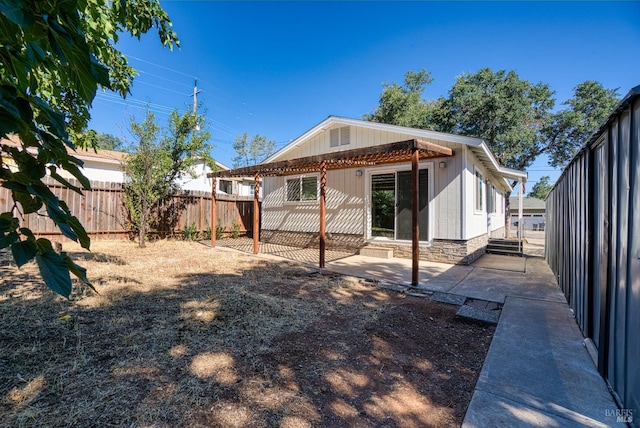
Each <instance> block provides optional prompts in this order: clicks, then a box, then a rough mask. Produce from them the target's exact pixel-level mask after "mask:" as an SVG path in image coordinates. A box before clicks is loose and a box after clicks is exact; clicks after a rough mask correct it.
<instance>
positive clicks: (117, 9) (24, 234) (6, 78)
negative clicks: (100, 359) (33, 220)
mask: <svg viewBox="0 0 640 428" xmlns="http://www.w3.org/2000/svg"><path fill="white" fill-rule="evenodd" d="M151 28H156V29H157V30H158V34H159V36H160V40H161V42H162V43H163V44H164V45H165V46H168V47H170V48H171V47H172V46H173V45H177V44H178V39H177V36H176V34H175V33H174V32H173V31H172V30H171V21H170V20H169V17H168V16H167V14H166V12H165V11H164V10H163V9H162V8H161V7H160V5H159V3H158V2H157V1H156V0H137V1H126V0H123V1H107V0H66V1H55V0H1V1H0V46H2V49H0V106H1V107H2V108H0V138H5V137H7V136H11V135H17V136H18V137H19V139H20V141H21V144H22V150H21V149H18V148H15V147H10V146H6V145H2V147H1V149H2V151H3V152H4V153H5V154H6V156H8V157H9V158H11V160H12V162H11V163H13V164H15V168H14V167H13V166H11V167H10V166H9V165H8V164H6V163H3V162H2V161H1V160H0V181H1V182H2V186H3V187H5V188H7V189H9V190H11V195H12V198H13V201H14V204H13V208H12V210H11V211H9V212H5V213H2V214H0V232H1V235H0V249H2V248H7V247H11V251H12V254H13V259H14V261H15V263H16V264H17V265H18V266H19V267H20V266H22V265H24V264H25V263H27V262H28V261H30V260H32V259H34V258H35V259H36V261H37V263H38V267H39V268H40V273H41V275H42V277H43V279H44V281H45V283H46V285H47V286H48V287H49V288H51V289H52V290H54V291H55V292H57V293H59V294H61V295H63V296H66V297H68V296H69V295H70V293H71V278H70V272H71V273H73V274H74V275H75V276H77V277H78V278H80V279H81V280H82V281H84V282H86V283H89V282H88V280H87V278H86V271H85V270H84V269H83V268H81V267H80V266H78V265H76V264H75V263H74V262H73V261H72V260H71V258H69V257H68V256H67V255H66V254H64V253H63V254H57V253H56V252H55V251H53V248H52V245H51V242H50V241H49V240H47V239H43V238H39V239H36V237H35V236H34V234H33V233H32V232H31V231H30V230H29V229H28V228H24V227H20V220H19V218H20V217H21V216H24V215H26V214H30V213H34V212H38V211H40V210H41V209H42V208H44V210H45V211H46V215H48V217H49V218H51V219H52V220H53V221H54V223H55V224H56V225H57V227H58V228H59V229H60V231H61V232H62V233H63V235H64V236H66V237H67V238H69V239H72V240H74V241H78V242H79V243H80V244H81V246H82V247H83V248H87V249H88V248H89V246H90V240H89V237H88V236H87V233H86V231H85V229H84V228H83V226H82V225H81V224H80V222H79V221H78V219H77V218H75V217H74V216H73V215H72V214H71V212H70V211H69V208H68V207H67V205H66V204H65V203H64V201H62V200H60V199H58V198H57V197H56V196H55V195H54V194H53V193H52V192H51V190H49V188H48V187H47V186H45V185H44V184H43V182H42V179H43V177H44V176H45V174H46V172H47V171H48V172H49V175H50V176H51V177H52V178H54V179H55V180H57V181H58V182H60V183H61V184H62V185H63V186H65V187H67V188H69V189H71V190H73V191H75V192H78V193H81V192H82V190H81V188H80V187H78V186H76V185H73V184H72V183H71V182H70V181H68V180H66V179H65V178H63V177H62V176H61V175H60V174H59V170H60V169H63V170H66V171H67V172H69V173H70V174H71V175H72V176H73V177H75V178H76V179H77V180H78V182H79V183H80V186H81V187H82V188H84V189H89V187H90V185H89V181H88V180H87V179H86V178H85V177H84V176H83V175H82V172H81V171H80V167H81V166H82V162H81V161H80V160H79V159H77V158H76V157H74V156H72V155H70V154H68V152H67V148H70V149H74V144H73V143H72V141H73V140H72V138H71V137H70V135H72V134H74V133H79V132H80V131H81V130H83V129H84V128H85V127H86V124H87V122H88V120H89V117H90V115H89V108H90V106H91V102H92V100H93V98H94V97H95V94H96V91H97V89H98V88H99V87H100V88H104V89H110V90H113V91H116V92H118V93H119V94H121V95H122V96H125V95H126V94H127V93H128V90H129V87H130V86H131V83H132V79H133V77H134V76H135V71H134V70H133V68H131V67H129V66H128V64H127V60H126V57H125V56H124V55H123V54H122V53H120V52H119V51H118V50H117V49H116V48H115V44H116V43H117V41H118V37H119V35H120V34H123V33H129V34H130V35H132V36H135V37H138V38H140V36H141V35H142V34H143V33H146V32H147V31H149V30H150V29H151ZM76 141H77V140H76Z"/></svg>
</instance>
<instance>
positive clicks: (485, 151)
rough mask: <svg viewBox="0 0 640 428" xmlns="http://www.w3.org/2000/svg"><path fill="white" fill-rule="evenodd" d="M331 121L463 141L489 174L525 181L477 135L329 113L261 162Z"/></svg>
mask: <svg viewBox="0 0 640 428" xmlns="http://www.w3.org/2000/svg"><path fill="white" fill-rule="evenodd" d="M333 124H340V125H347V126H358V127H361V128H369V129H375V130H380V131H387V132H395V133H401V134H409V135H412V136H415V137H417V138H424V139H428V140H444V141H449V142H452V143H458V144H463V145H465V146H467V147H468V148H469V150H470V151H471V152H472V153H473V154H474V155H475V156H476V157H477V158H478V159H479V160H480V162H482V164H483V165H484V166H485V168H487V169H488V170H489V171H491V173H493V174H494V175H496V176H497V177H500V178H503V179H504V181H505V183H506V185H507V186H508V187H509V189H511V184H510V183H509V180H522V181H524V182H526V181H527V173H526V172H524V171H517V170H514V169H511V168H506V167H503V166H500V164H499V163H498V161H497V160H496V158H495V156H494V155H493V153H491V150H489V147H488V146H487V144H486V143H485V142H484V140H483V139H481V138H476V137H466V136H464V135H457V134H448V133H444V132H436V131H429V130H426V129H418V128H409V127H405V126H397V125H389V124H386V123H378V122H369V121H366V120H359V119H349V118H346V117H340V116H329V117H327V118H326V119H325V120H323V121H322V122H320V123H319V124H317V125H316V126H314V127H313V128H311V129H309V130H308V131H307V132H305V133H304V134H302V135H301V136H299V137H298V138H296V139H295V140H293V141H292V142H290V143H289V144H287V145H286V146H284V147H283V148H281V149H280V150H278V151H277V152H276V153H274V154H273V155H271V156H270V157H269V158H267V159H265V160H264V162H263V163H270V162H274V161H277V160H279V159H281V158H282V157H283V156H284V155H285V154H286V153H287V152H289V151H290V150H292V149H294V148H296V147H297V146H299V145H300V144H302V143H303V142H304V141H306V140H308V139H309V138H311V137H313V136H314V135H316V134H318V133H319V132H323V131H325V130H327V129H328V128H329V127H330V126H331V125H333Z"/></svg>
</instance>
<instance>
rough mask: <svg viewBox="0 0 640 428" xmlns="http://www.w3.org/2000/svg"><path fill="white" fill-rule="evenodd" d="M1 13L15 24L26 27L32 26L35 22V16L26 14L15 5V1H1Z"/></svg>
mask: <svg viewBox="0 0 640 428" xmlns="http://www.w3.org/2000/svg"><path fill="white" fill-rule="evenodd" d="M0 13H1V14H2V15H4V16H5V17H6V18H7V19H9V20H10V21H11V22H13V23H14V24H16V25H19V26H20V27H22V28H25V29H26V28H29V27H31V25H32V24H33V18H32V17H31V16H25V15H24V13H23V12H22V10H21V9H20V8H19V7H17V6H16V5H15V2H10V1H6V0H2V1H0Z"/></svg>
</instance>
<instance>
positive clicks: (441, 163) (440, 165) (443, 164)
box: [438, 161, 447, 168]
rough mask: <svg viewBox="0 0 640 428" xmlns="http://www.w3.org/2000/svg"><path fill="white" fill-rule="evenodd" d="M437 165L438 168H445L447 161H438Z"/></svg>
mask: <svg viewBox="0 0 640 428" xmlns="http://www.w3.org/2000/svg"><path fill="white" fill-rule="evenodd" d="M438 166H439V167H440V168H446V167H447V163H446V162H445V161H440V163H439V164H438Z"/></svg>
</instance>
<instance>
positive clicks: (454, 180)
mask: <svg viewBox="0 0 640 428" xmlns="http://www.w3.org/2000/svg"><path fill="white" fill-rule="evenodd" d="M335 127H340V126H338V125H335ZM350 132H351V144H349V145H344V146H339V147H335V148H332V147H330V145H329V144H330V141H329V135H330V132H329V129H327V130H326V131H324V132H322V133H320V134H319V135H316V136H315V137H313V138H311V139H310V140H309V141H308V142H307V143H305V144H303V145H302V146H300V147H298V148H294V149H292V150H290V151H289V152H287V153H286V155H285V156H283V157H282V158H278V160H284V159H285V158H286V159H294V158H299V157H305V156H314V155H319V154H323V153H330V152H333V151H339V150H351V149H356V148H361V147H369V146H374V145H381V144H388V143H394V142H398V141H403V140H408V139H412V138H414V137H413V136H411V135H407V134H399V133H391V132H385V131H378V130H372V129H363V128H358V127H351V131H350ZM430 142H432V143H434V144H438V145H441V146H444V147H449V148H452V149H453V150H454V156H453V157H443V158H435V159H430V161H432V162H433V181H434V183H433V194H432V195H430V196H431V197H432V201H431V203H432V204H433V213H434V215H433V218H431V219H430V221H431V222H432V224H433V229H432V230H433V238H436V239H464V237H463V236H462V217H463V216H462V209H461V204H462V197H461V190H462V187H463V182H462V176H461V173H462V171H463V168H464V156H465V150H464V146H463V145H461V144H456V143H450V142H446V141H441V140H431V141H430ZM440 161H444V162H445V163H446V167H445V168H440V167H439V163H440ZM395 166H396V165H389V168H390V169H393V168H395ZM361 169H364V168H361ZM355 171H356V169H355V168H354V169H345V170H336V171H329V172H328V173H327V232H329V233H349V234H362V235H365V234H366V230H365V228H366V216H367V207H366V205H365V204H366V203H368V202H367V201H365V188H366V185H365V180H367V176H368V174H367V173H366V172H365V173H364V174H363V175H362V176H360V177H357V176H356V172H355ZM365 171H366V169H365ZM285 180H286V177H265V179H264V191H265V193H264V194H265V195H267V196H266V197H265V199H264V201H263V217H262V227H263V228H264V229H266V230H286V231H302V232H317V231H318V224H319V204H318V203H317V202H315V203H298V204H290V203H285V202H284V196H285V195H284V190H285V189H284V185H285ZM484 224H485V228H484V233H486V230H487V229H486V216H485V223H484Z"/></svg>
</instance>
